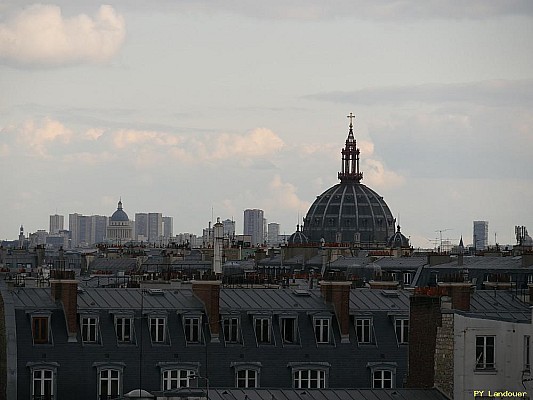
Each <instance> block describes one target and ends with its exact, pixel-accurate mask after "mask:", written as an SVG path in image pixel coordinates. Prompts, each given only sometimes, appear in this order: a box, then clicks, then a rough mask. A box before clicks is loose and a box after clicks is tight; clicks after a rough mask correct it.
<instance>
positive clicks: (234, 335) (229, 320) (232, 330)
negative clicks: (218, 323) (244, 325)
mask: <svg viewBox="0 0 533 400" xmlns="http://www.w3.org/2000/svg"><path fill="white" fill-rule="evenodd" d="M222 331H223V332H224V341H225V342H226V343H231V344H237V343H241V326H240V319H239V317H225V318H224V319H223V320H222Z"/></svg>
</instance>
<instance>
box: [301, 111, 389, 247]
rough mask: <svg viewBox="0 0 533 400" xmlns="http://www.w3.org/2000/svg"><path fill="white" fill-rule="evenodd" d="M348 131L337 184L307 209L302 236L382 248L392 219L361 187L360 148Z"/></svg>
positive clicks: (376, 197)
mask: <svg viewBox="0 0 533 400" xmlns="http://www.w3.org/2000/svg"><path fill="white" fill-rule="evenodd" d="M348 117H349V118H350V130H349V132H348V138H347V139H346V144H345V147H344V148H343V149H342V151H341V154H342V164H341V172H339V174H338V178H339V179H340V181H341V182H340V183H338V184H336V185H335V186H333V187H331V188H329V189H328V190H326V191H325V192H324V193H322V194H321V195H320V196H318V197H317V198H316V200H315V202H314V203H313V204H312V205H311V207H310V208H309V211H308V212H307V215H306V217H305V219H304V226H303V233H304V234H305V235H306V236H307V238H308V240H309V242H312V243H319V242H320V241H321V239H324V240H325V242H326V243H345V244H348V243H354V242H355V243H360V244H361V245H363V246H365V245H366V246H372V247H385V246H386V244H387V239H388V238H389V237H391V236H392V235H393V234H394V224H395V219H394V217H393V216H392V213H391V211H390V209H389V207H388V206H387V203H385V201H384V200H383V197H381V196H380V195H379V194H377V193H376V192H374V191H373V190H372V189H370V188H369V187H367V186H365V185H363V184H362V183H361V180H362V179H363V173H362V172H360V171H359V149H358V148H357V143H356V140H355V138H354V135H353V125H352V121H351V119H352V118H353V117H354V116H353V115H352V114H350V115H349V116H348Z"/></svg>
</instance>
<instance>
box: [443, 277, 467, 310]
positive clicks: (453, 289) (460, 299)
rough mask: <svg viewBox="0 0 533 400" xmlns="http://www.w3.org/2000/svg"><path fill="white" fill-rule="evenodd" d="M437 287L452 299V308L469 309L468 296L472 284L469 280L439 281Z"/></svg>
mask: <svg viewBox="0 0 533 400" xmlns="http://www.w3.org/2000/svg"><path fill="white" fill-rule="evenodd" d="M438 286H439V288H442V289H443V290H444V292H446V293H447V294H448V296H450V297H451V299H452V308H454V309H456V310H462V311H470V297H471V294H472V284H471V283H470V282H439V283H438Z"/></svg>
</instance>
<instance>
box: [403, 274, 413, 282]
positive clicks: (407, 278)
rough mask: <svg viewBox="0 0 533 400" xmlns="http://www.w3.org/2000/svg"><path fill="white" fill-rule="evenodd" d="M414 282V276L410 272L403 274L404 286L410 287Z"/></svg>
mask: <svg viewBox="0 0 533 400" xmlns="http://www.w3.org/2000/svg"><path fill="white" fill-rule="evenodd" d="M411 282H412V274H411V273H410V272H404V273H403V284H404V285H410V284H411Z"/></svg>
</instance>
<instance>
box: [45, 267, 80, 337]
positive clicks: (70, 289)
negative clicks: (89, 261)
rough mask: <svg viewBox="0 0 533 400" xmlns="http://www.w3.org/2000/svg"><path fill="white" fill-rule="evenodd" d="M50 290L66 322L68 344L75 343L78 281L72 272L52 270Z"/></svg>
mask: <svg viewBox="0 0 533 400" xmlns="http://www.w3.org/2000/svg"><path fill="white" fill-rule="evenodd" d="M50 272H51V278H52V279H51V280H50V289H51V295H52V298H53V299H54V300H55V301H56V302H60V303H61V305H62V306H63V312H64V313H65V320H66V322H67V334H68V341H69V342H76V341H77V338H76V336H77V333H78V321H77V319H78V281H77V280H75V279H74V276H75V274H74V271H71V270H62V271H60V270H52V271H50Z"/></svg>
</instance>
